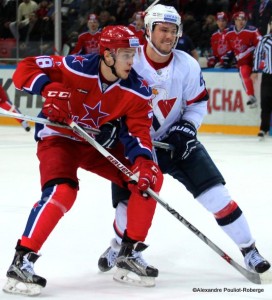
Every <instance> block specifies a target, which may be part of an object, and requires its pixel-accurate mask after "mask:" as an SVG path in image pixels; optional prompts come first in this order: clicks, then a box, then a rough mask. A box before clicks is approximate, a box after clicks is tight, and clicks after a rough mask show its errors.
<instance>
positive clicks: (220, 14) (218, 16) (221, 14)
mask: <svg viewBox="0 0 272 300" xmlns="http://www.w3.org/2000/svg"><path fill="white" fill-rule="evenodd" d="M216 20H225V21H228V16H227V14H226V13H225V12H223V11H220V12H218V13H217V14H216Z"/></svg>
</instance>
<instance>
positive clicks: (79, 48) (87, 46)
mask: <svg viewBox="0 0 272 300" xmlns="http://www.w3.org/2000/svg"><path fill="white" fill-rule="evenodd" d="M87 26H88V29H89V30H88V31H86V32H83V33H81V34H80V35H79V37H78V41H77V43H76V45H75V47H74V49H73V50H72V51H71V54H90V53H96V54H98V53H99V39H100V35H101V31H100V29H99V20H98V17H97V15H95V14H90V15H89V16H88V22H87Z"/></svg>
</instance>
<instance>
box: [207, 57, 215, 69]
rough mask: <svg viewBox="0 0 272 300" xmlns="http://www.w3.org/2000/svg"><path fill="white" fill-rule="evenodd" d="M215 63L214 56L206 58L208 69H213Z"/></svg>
mask: <svg viewBox="0 0 272 300" xmlns="http://www.w3.org/2000/svg"><path fill="white" fill-rule="evenodd" d="M216 63H217V59H216V57H215V56H208V57H207V67H208V68H214V66H215V65H216Z"/></svg>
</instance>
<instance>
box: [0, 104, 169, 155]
mask: <svg viewBox="0 0 272 300" xmlns="http://www.w3.org/2000/svg"><path fill="white" fill-rule="evenodd" d="M0 116H3V117H7V118H14V119H20V120H25V121H30V122H34V123H39V124H44V125H49V126H54V127H59V128H65V129H69V130H71V127H70V126H68V125H64V124H60V123H54V122H51V121H49V120H47V119H44V118H39V117H33V116H28V115H23V114H19V113H14V112H10V111H7V110H4V109H2V108H0ZM84 129H85V130H86V131H87V132H89V133H91V134H99V132H100V131H99V129H95V128H87V127H86V128H84ZM153 145H154V146H155V147H157V148H162V149H165V150H170V151H173V150H174V147H173V146H172V145H169V144H167V143H162V142H157V141H153Z"/></svg>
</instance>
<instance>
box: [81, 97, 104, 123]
mask: <svg viewBox="0 0 272 300" xmlns="http://www.w3.org/2000/svg"><path fill="white" fill-rule="evenodd" d="M83 106H84V108H85V110H86V112H87V113H86V115H85V116H84V117H83V118H81V121H92V122H93V123H94V125H95V126H96V127H99V122H100V119H101V118H104V117H106V116H108V115H109V114H108V113H106V112H103V111H101V101H99V102H98V103H97V104H96V105H95V106H94V107H90V106H89V105H86V104H83Z"/></svg>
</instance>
